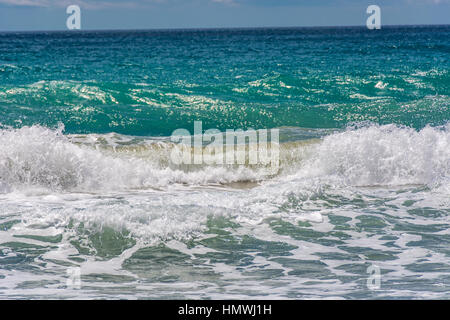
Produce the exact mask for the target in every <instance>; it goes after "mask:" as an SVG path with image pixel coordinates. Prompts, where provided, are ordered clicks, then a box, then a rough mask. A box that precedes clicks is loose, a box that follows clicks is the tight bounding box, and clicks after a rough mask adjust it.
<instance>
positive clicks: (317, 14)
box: [0, 0, 450, 31]
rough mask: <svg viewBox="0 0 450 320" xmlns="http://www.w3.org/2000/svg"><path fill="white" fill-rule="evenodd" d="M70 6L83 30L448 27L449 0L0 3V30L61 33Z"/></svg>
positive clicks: (41, 0) (38, 0)
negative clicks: (373, 15) (372, 12)
mask: <svg viewBox="0 0 450 320" xmlns="http://www.w3.org/2000/svg"><path fill="white" fill-rule="evenodd" d="M70 4H77V5H79V6H80V8H81V15H82V17H81V19H82V22H81V27H82V29H83V30H88V29H151V28H158V29H159V28H163V29H165V28H210V27H264V26H348V25H364V24H365V21H366V19H367V16H368V15H367V14H366V8H367V6H368V5H370V4H376V5H379V6H380V8H381V22H382V25H403V24H449V23H450V0H368V1H364V0H309V1H307V0H130V1H126V0H0V31H21V30H24V31H33V30H65V29H66V19H67V17H68V15H67V14H66V8H67V6H68V5H70Z"/></svg>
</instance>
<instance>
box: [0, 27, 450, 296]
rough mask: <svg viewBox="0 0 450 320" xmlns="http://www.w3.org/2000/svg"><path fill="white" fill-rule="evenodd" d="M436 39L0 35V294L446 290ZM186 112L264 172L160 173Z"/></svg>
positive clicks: (442, 49) (169, 169) (280, 32)
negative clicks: (254, 133) (259, 157)
mask: <svg viewBox="0 0 450 320" xmlns="http://www.w3.org/2000/svg"><path fill="white" fill-rule="evenodd" d="M449 32H450V29H449V27H448V26H441V27H409V28H406V27H405V28H402V27H399V28H385V29H382V30H380V31H376V32H370V31H368V30H365V29H362V28H337V29H331V28H330V29H327V28H320V29H258V30H228V31H227V30H215V31H170V32H169V31H164V32H163V31H161V32H159V31H158V32H156V31H154V32H102V33H100V32H99V33H95V32H81V33H75V34H72V33H41V34H35V33H19V34H15V33H4V34H0V123H1V130H0V298H130V299H134V298H194V299H197V298H236V299H238V298H363V299H367V298H389V299H396V298H449V293H448V292H449V291H450V249H449V248H450V220H449V213H450V198H449V196H450V125H449V123H448V121H449V120H450V109H449V108H450V103H449V101H450V100H449V92H450V90H449V89H450V78H449V73H448V70H449V69H450V68H449V67H450V65H449V60H448V56H449V55H448V54H449V52H450V43H449V40H448V39H449ZM196 120H201V121H203V128H204V129H209V128H218V129H220V130H225V129H228V128H231V129H239V128H243V129H246V128H255V129H262V128H280V142H281V144H280V171H279V172H278V173H277V174H275V175H267V174H266V172H265V171H264V170H261V168H259V167H258V166H208V165H197V166H176V165H174V164H172V163H171V162H170V152H171V150H172V148H173V144H172V143H171V142H170V139H169V138H168V136H170V134H171V132H172V131H173V130H175V129H177V128H186V129H188V130H190V131H191V132H192V131H193V121H196ZM371 266H377V267H379V268H380V270H381V288H380V289H377V290H371V289H370V288H369V287H368V286H367V279H368V277H369V276H370V274H369V273H368V268H369V267H371ZM77 268H79V269H77ZM74 270H75V272H76V271H77V270H79V271H80V276H81V283H80V285H79V286H78V285H77V283H75V284H76V285H73V283H71V282H70V281H69V282H67V280H68V279H69V280H70V279H71V275H73V272H74Z"/></svg>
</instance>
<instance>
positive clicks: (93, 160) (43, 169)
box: [0, 125, 450, 193]
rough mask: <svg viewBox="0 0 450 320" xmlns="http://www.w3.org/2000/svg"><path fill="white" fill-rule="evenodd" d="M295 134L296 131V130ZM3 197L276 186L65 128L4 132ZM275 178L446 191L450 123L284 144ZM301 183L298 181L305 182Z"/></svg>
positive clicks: (246, 171) (258, 174) (247, 170)
mask: <svg viewBox="0 0 450 320" xmlns="http://www.w3.org/2000/svg"><path fill="white" fill-rule="evenodd" d="M291 131H292V130H291ZM0 145H1V146H2V153H1V154H0V192H2V193H5V192H8V191H12V190H20V189H23V188H27V187H42V188H46V189H49V190H53V191H88V192H96V191H106V190H109V191H114V190H116V191H119V190H128V189H146V188H154V189H158V188H164V187H167V186H170V185H172V184H185V185H209V184H230V183H235V182H264V181H268V180H271V179H272V178H273V177H274V176H273V174H272V175H270V174H268V172H267V170H265V169H267V168H265V167H264V166H259V165H250V164H248V163H247V164H246V165H228V166H221V165H186V164H182V165H178V166H176V165H174V164H173V163H171V161H170V156H171V152H172V150H173V148H174V144H173V143H172V142H170V141H169V140H168V139H163V138H159V139H156V138H155V139H152V138H142V137H140V138H139V137H127V136H121V135H116V134H109V135H85V136H80V135H77V136H74V135H64V134H63V127H60V128H58V129H53V130H52V129H48V128H44V127H41V126H33V127H23V128H21V129H11V128H10V129H3V130H1V131H0ZM276 176H277V180H279V179H282V180H284V181H301V184H302V185H303V184H304V183H305V181H309V180H315V181H316V182H315V183H317V180H319V181H321V183H322V184H327V185H328V184H337V185H341V186H344V185H347V186H383V185H408V184H414V185H417V184H419V185H426V186H429V187H436V186H441V185H442V184H443V183H444V184H445V183H448V181H449V177H450V125H446V126H440V127H426V128H424V129H422V130H420V131H417V130H415V129H411V128H407V127H399V126H395V125H384V126H380V125H370V126H365V127H359V128H349V129H347V130H345V131H343V132H335V133H332V134H329V135H327V136H325V137H324V138H322V139H318V138H314V139H308V140H300V141H289V142H285V143H282V144H281V145H280V170H279V172H278V174H277V175H276ZM299 183H300V182H299Z"/></svg>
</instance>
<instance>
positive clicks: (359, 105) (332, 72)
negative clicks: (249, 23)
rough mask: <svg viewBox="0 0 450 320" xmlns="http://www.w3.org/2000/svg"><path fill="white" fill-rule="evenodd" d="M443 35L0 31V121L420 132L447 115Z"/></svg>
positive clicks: (125, 130) (81, 128)
mask: <svg viewBox="0 0 450 320" xmlns="http://www.w3.org/2000/svg"><path fill="white" fill-rule="evenodd" d="M449 34H450V27H448V26H442V27H416V28H406V27H404V28H385V29H383V30H382V31H380V32H378V31H377V32H370V30H366V29H364V28H338V29H327V28H320V29H261V30H232V31H229V30H227V31H226V30H224V31H217V30H216V31H173V32H156V31H153V32H102V33H98V32H82V33H76V34H70V33H41V34H35V33H30V34H19V35H17V34H0V79H1V81H0V123H2V124H3V125H10V126H16V127H17V126H23V125H34V124H41V125H44V126H50V127H55V126H56V125H57V124H58V122H62V123H64V124H65V126H66V132H67V133H107V132H117V133H122V134H128V135H147V136H148V135H150V136H159V135H166V136H167V135H170V134H171V132H172V131H173V130H175V129H177V128H191V126H192V122H193V121H194V120H202V121H203V123H204V127H205V128H218V129H221V130H224V129H227V128H249V127H252V128H255V129H257V128H272V127H280V126H296V127H309V128H336V127H344V126H346V125H347V124H348V123H349V122H361V121H370V122H375V123H379V124H389V123H396V124H402V125H407V126H411V127H414V128H422V127H424V126H425V125H427V124H431V125H441V124H444V123H445V122H446V121H447V120H448V119H449V118H450V100H449V98H448V92H449V88H450V75H449V70H450V62H449V59H448V55H449V45H448V39H449Z"/></svg>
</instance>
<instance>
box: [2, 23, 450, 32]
mask: <svg viewBox="0 0 450 320" xmlns="http://www.w3.org/2000/svg"><path fill="white" fill-rule="evenodd" d="M431 26H435V27H443V26H450V24H399V25H395V24H390V25H382V26H381V29H383V28H392V27H431ZM365 27H366V25H364V24H362V25H359V24H358V25H319V26H259V27H173V28H171V27H169V28H138V29H133V28H129V29H120V28H118V29H79V30H75V29H73V30H69V29H55V30H0V33H50V32H75V33H79V32H109V31H116V32H119V31H215V30H254V29H313V28H365Z"/></svg>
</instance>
